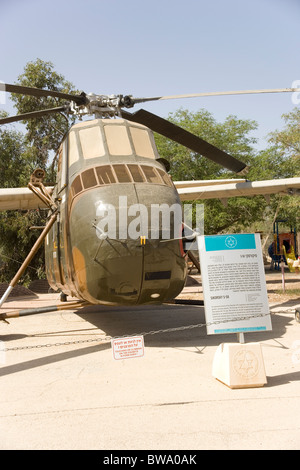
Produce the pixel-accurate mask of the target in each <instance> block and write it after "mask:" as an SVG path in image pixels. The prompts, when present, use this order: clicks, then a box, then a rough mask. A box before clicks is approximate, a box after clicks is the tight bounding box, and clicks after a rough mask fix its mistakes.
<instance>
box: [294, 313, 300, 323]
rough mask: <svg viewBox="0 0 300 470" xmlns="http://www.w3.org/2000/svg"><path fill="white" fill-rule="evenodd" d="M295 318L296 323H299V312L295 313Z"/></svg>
mask: <svg viewBox="0 0 300 470" xmlns="http://www.w3.org/2000/svg"><path fill="white" fill-rule="evenodd" d="M295 318H296V321H297V322H298V323H300V311H299V310H296V311H295Z"/></svg>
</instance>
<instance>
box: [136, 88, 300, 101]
mask: <svg viewBox="0 0 300 470" xmlns="http://www.w3.org/2000/svg"><path fill="white" fill-rule="evenodd" d="M294 92H300V88H273V89H269V90H268V89H266V90H238V91H216V92H208V93H190V94H187V95H170V96H154V97H152V98H151V97H150V98H132V101H133V103H134V104H137V103H145V102H147V101H158V100H176V99H181V98H199V97H201V96H222V95H254V94H259V93H294Z"/></svg>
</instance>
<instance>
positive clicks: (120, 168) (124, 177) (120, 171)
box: [113, 165, 131, 183]
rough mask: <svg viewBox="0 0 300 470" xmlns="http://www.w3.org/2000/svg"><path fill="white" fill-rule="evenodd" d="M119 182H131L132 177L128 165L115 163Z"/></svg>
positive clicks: (114, 167)
mask: <svg viewBox="0 0 300 470" xmlns="http://www.w3.org/2000/svg"><path fill="white" fill-rule="evenodd" d="M113 169H114V170H115V173H116V175H117V179H118V182H119V183H131V178H130V174H129V171H128V169H127V168H126V165H113Z"/></svg>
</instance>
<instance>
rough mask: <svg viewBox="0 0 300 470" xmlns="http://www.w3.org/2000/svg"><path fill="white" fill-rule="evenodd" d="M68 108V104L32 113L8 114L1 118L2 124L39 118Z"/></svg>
mask: <svg viewBox="0 0 300 470" xmlns="http://www.w3.org/2000/svg"><path fill="white" fill-rule="evenodd" d="M67 109H68V107H67V106H59V107H57V108H49V109H42V110H41V111H32V112H31V113H25V114H17V115H16V116H8V117H6V118H3V119H0V125H1V124H8V123H9V122H16V121H25V120H26V119H32V118H38V117H41V116H45V115H46V114H53V113H60V112H62V111H66V110H67Z"/></svg>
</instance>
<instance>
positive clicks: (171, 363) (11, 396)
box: [0, 273, 300, 450]
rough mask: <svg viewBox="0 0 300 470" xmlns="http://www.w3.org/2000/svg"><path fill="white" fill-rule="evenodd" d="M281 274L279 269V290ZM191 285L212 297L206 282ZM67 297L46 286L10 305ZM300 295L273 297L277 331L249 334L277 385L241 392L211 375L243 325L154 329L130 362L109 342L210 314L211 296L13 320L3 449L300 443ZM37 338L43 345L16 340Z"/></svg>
mask: <svg viewBox="0 0 300 470" xmlns="http://www.w3.org/2000/svg"><path fill="white" fill-rule="evenodd" d="M268 276H270V278H268ZM272 276H273V277H272ZM274 276H275V277H274ZM288 276H289V274H288V275H287V277H288ZM280 279H281V277H280V274H279V273H275V274H274V273H272V274H271V273H270V274H268V273H267V282H268V286H269V289H270V290H273V287H272V286H271V281H272V285H276V284H280ZM290 279H291V277H290ZM293 279H294V277H293ZM269 281H270V282H269ZM273 281H274V282H273ZM294 282H297V278H295V279H294ZM279 288H280V287H279ZM185 295H187V296H191V295H193V296H195V297H196V298H201V286H198V287H197V286H196V287H195V286H192V287H187V288H186V289H185ZM57 300H58V295H57V294H38V295H36V296H35V298H32V299H31V298H28V296H26V298H25V297H24V298H16V299H12V300H10V301H8V302H7V303H6V308H9V309H13V308H16V307H17V308H27V307H30V306H31V305H34V306H37V305H39V306H40V305H52V304H54V303H57ZM297 304H298V305H300V298H297V296H294V297H293V300H292V302H291V301H290V299H289V298H288V299H284V301H279V302H276V303H272V304H271V310H272V311H273V315H272V324H273V330H272V331H271V332H266V333H257V334H254V333H249V334H247V335H245V338H246V341H247V342H252V341H258V342H260V343H261V345H262V351H263V358H264V363H265V369H266V375H267V380H268V383H267V385H265V386H264V387H262V388H252V389H251V388H247V389H238V390H232V389H230V388H228V387H227V386H225V385H224V384H222V383H220V382H219V381H217V380H216V379H214V378H213V377H212V374H211V368H212V362H213V358H214V354H215V351H216V349H217V347H218V345H219V344H220V343H222V342H230V341H236V337H235V335H214V336H208V335H207V334H206V330H205V328H193V329H187V330H178V331H175V332H174V331H173V332H168V333H156V334H153V335H150V334H146V335H145V336H144V341H145V355H144V357H142V358H135V359H126V360H120V361H116V360H114V359H113V356H112V350H111V346H110V342H109V341H107V340H106V341H105V337H106V336H109V337H118V336H120V335H124V334H128V335H131V334H134V333H143V332H150V331H153V330H154V331H157V330H161V329H168V328H174V327H181V326H185V325H193V324H199V323H202V322H204V321H205V318H204V310H203V307H201V306H188V307H187V306H182V305H165V306H158V307H156V308H152V307H151V308H149V307H144V308H140V307H137V308H127V309H124V308H123V309H121V308H114V307H111V308H107V307H87V308H85V309H84V310H82V312H81V313H73V312H70V311H60V312H54V313H48V314H42V315H36V316H29V317H23V318H16V319H11V320H10V324H9V325H7V324H5V323H4V322H1V323H0V339H1V340H2V342H3V343H2V345H4V346H5V348H7V349H9V350H8V351H6V352H5V357H4V353H1V352H0V359H2V364H0V376H1V379H0V380H1V395H0V402H1V411H0V415H1V416H0V449H105V450H106V449H109V450H114V449H115V450H116V449H118V450H123V449H127V450H138V449H145V450H163V449H164V450H167V449H172V450H193V449H194V450H201V449H228V450H229V449H298V448H299V441H300V382H299V380H300V324H299V323H297V322H296V321H295V317H294V306H295V305H297ZM3 310H4V308H3ZM88 340H90V342H87V341H88ZM75 341H82V342H81V343H76V344H74V342H75ZM45 345H52V346H48V347H45ZM27 346H42V347H34V348H32V349H16V350H11V349H12V348H24V347H27Z"/></svg>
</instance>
